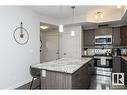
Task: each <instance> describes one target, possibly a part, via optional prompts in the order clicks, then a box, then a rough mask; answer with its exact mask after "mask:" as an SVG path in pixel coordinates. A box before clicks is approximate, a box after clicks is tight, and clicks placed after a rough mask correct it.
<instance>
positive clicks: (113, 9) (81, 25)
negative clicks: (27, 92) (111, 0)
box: [0, 5, 127, 90]
mask: <svg viewBox="0 0 127 95" xmlns="http://www.w3.org/2000/svg"><path fill="white" fill-rule="evenodd" d="M0 11H1V14H0V20H1V22H0V24H1V26H2V27H1V30H2V31H4V32H0V34H1V35H0V39H1V40H0V41H1V47H0V50H1V54H0V57H1V62H0V63H1V66H0V75H1V77H2V78H0V84H1V85H0V89H83V90H84V89H85V90H86V89H126V87H125V86H127V78H126V76H127V75H126V74H127V70H126V67H127V66H126V65H127V64H126V63H127V57H126V56H127V39H126V38H127V32H126V31H127V7H126V6H124V5H123V6H121V7H120V8H118V7H117V6H116V5H112V6H100V5H98V6H94V5H89V6H85V5H84V6H1V7H0ZM56 14H57V15H56ZM5 19H6V20H5ZM3 22H4V23H3ZM113 73H124V79H125V80H124V84H125V85H124V86H123V84H121V85H122V86H121V85H120V86H119V85H112V84H113V83H112V82H113V81H112V79H113V77H112V76H113ZM122 83H123V82H122Z"/></svg>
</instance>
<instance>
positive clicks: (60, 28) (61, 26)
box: [59, 24, 63, 32]
mask: <svg viewBox="0 0 127 95" xmlns="http://www.w3.org/2000/svg"><path fill="white" fill-rule="evenodd" d="M59 32H63V25H62V24H60V25H59Z"/></svg>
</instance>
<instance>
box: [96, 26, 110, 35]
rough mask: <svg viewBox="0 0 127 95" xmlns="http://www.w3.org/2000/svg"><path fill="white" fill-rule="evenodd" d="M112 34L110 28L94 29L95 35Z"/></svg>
mask: <svg viewBox="0 0 127 95" xmlns="http://www.w3.org/2000/svg"><path fill="white" fill-rule="evenodd" d="M103 35H112V28H109V27H107V28H98V29H96V30H95V36H103Z"/></svg>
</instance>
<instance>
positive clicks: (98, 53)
mask: <svg viewBox="0 0 127 95" xmlns="http://www.w3.org/2000/svg"><path fill="white" fill-rule="evenodd" d="M111 52H112V50H111V49H95V56H94V68H95V74H97V75H106V76H111V72H112V55H111Z"/></svg>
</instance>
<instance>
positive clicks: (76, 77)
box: [41, 60, 93, 89]
mask: <svg viewBox="0 0 127 95" xmlns="http://www.w3.org/2000/svg"><path fill="white" fill-rule="evenodd" d="M92 62H93V61H92V60H91V61H89V62H88V63H86V64H84V66H82V67H81V68H79V69H78V70H77V71H75V72H74V73H73V74H69V73H61V72H55V71H46V77H42V79H41V89H87V88H89V86H90V68H91V64H92Z"/></svg>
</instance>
